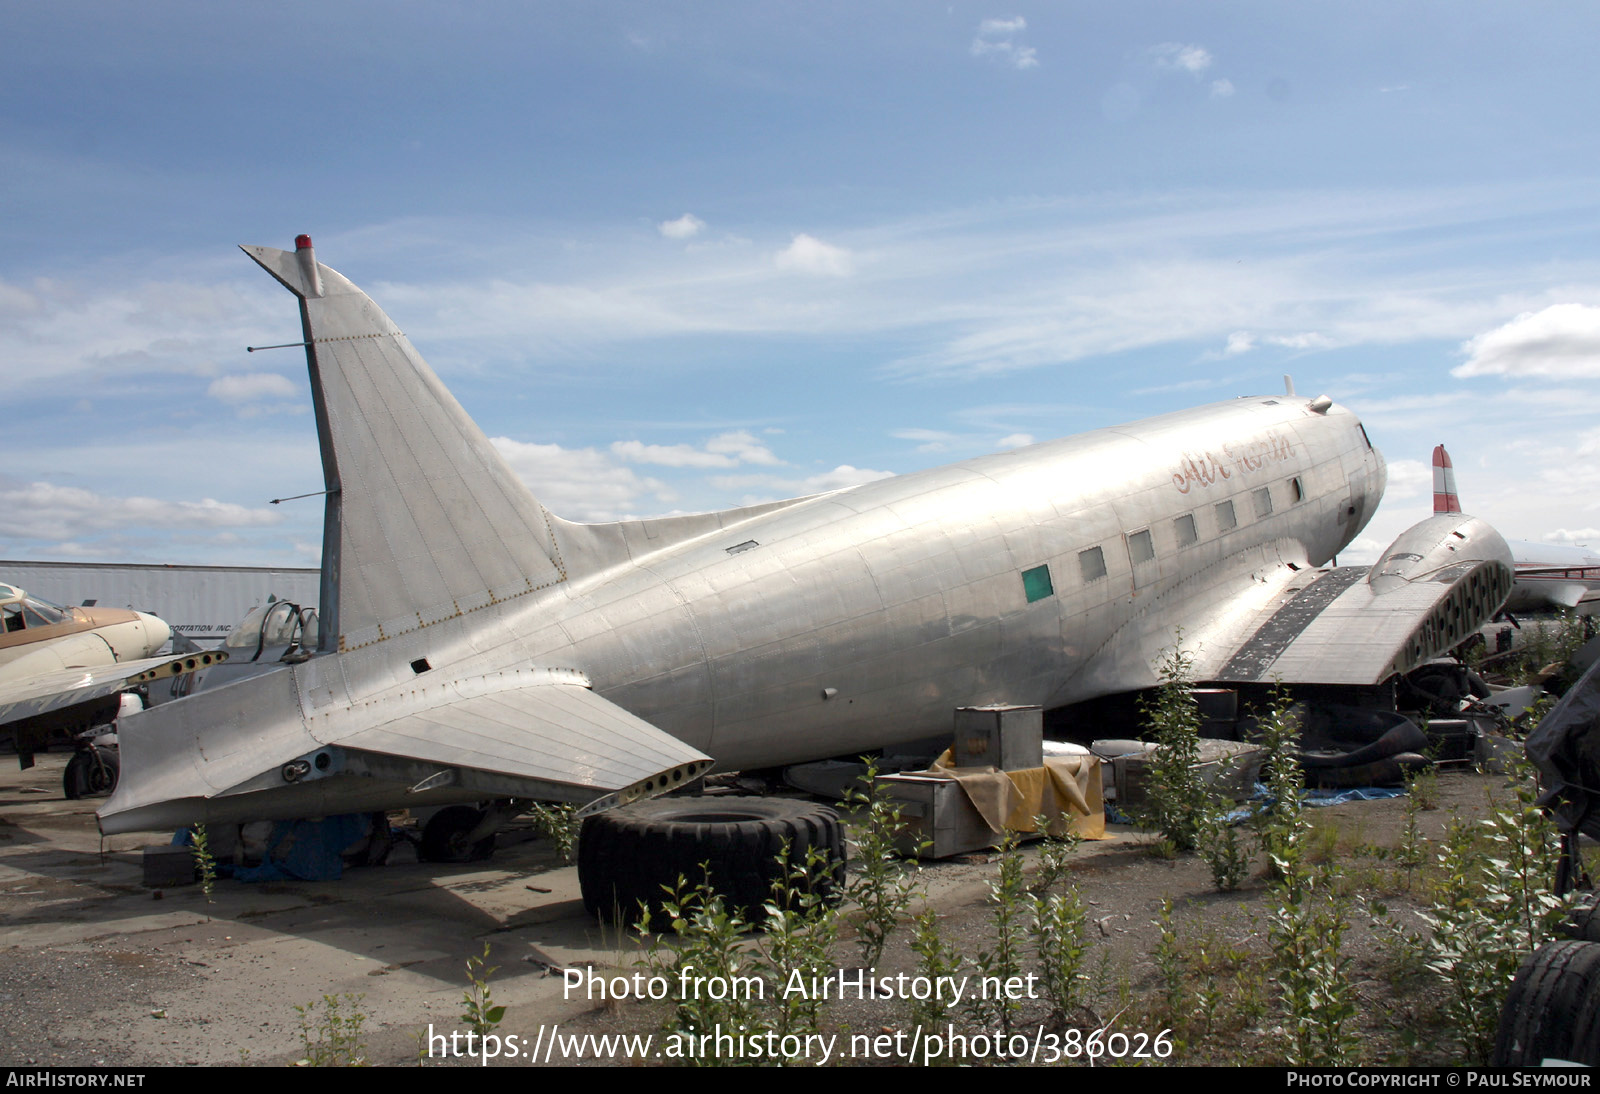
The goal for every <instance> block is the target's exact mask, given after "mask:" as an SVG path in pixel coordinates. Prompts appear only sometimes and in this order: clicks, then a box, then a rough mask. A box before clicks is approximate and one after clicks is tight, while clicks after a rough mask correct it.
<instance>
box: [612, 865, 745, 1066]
mask: <svg viewBox="0 0 1600 1094" xmlns="http://www.w3.org/2000/svg"><path fill="white" fill-rule="evenodd" d="M662 912H663V915H664V918H665V919H666V924H665V926H666V928H667V929H668V930H670V931H672V932H673V935H674V937H673V940H672V941H671V942H670V943H668V942H667V941H665V940H664V938H663V936H662V935H654V934H651V933H650V926H651V914H650V911H649V909H646V910H645V912H644V914H643V916H642V918H641V919H640V921H639V924H638V931H639V933H640V935H642V936H644V937H646V938H648V939H649V940H650V941H649V942H648V943H647V944H646V947H645V952H644V955H643V956H642V957H641V958H640V961H639V963H640V964H641V965H643V966H644V968H645V971H646V974H647V975H649V976H660V977H662V978H663V979H665V980H666V981H667V982H668V983H669V984H670V985H672V993H673V994H672V1007H671V1009H670V1010H669V1011H668V1012H667V1015H666V1018H665V1021H664V1022H663V1025H662V1031H663V1032H664V1033H667V1034H668V1035H674V1034H676V1035H678V1036H680V1037H689V1036H691V1035H695V1034H705V1033H709V1032H711V1031H713V1030H715V1029H716V1028H717V1027H718V1026H719V1025H720V1026H721V1027H722V1028H723V1029H725V1030H737V1029H739V1028H740V1027H741V1026H743V1027H745V1028H746V1029H748V1030H756V1029H758V1028H759V1027H758V1018H759V1015H760V1008H761V1003H762V998H761V997H762V989H761V984H762V983H763V976H762V972H763V970H762V968H761V965H760V962H759V960H758V959H757V958H756V957H755V956H753V955H751V954H750V953H749V952H747V951H746V949H745V948H744V946H743V945H741V938H742V937H743V935H744V933H745V931H746V930H747V929H748V926H749V925H748V924H747V923H746V922H745V920H744V918H743V917H742V916H740V915H739V914H738V913H737V912H733V911H729V910H728V907H727V905H726V904H725V903H724V902H723V899H722V896H721V895H720V894H719V893H718V892H717V891H716V889H714V888H713V887H712V885H711V878H710V875H709V873H707V874H704V875H702V877H701V879H700V881H698V882H697V883H696V884H694V885H692V886H691V885H690V884H689V882H688V879H687V878H684V877H681V876H680V877H679V878H678V880H677V883H676V884H675V885H674V886H673V887H672V889H671V891H670V892H668V894H667V898H666V899H665V900H664V901H662ZM711 984H717V985H719V986H720V987H721V988H723V989H725V990H722V991H720V992H718V993H717V994H720V995H721V996H722V997H721V998H712V995H713V993H712V992H710V991H708V990H705V987H706V986H707V985H711ZM693 1060H694V1062H695V1063H697V1064H699V1065H702V1066H715V1065H718V1064H731V1063H735V1062H737V1060H735V1059H731V1058H730V1059H724V1058H723V1057H722V1056H721V1055H719V1054H717V1053H711V1054H709V1055H704V1056H695V1057H693Z"/></svg>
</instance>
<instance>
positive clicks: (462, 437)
mask: <svg viewBox="0 0 1600 1094" xmlns="http://www.w3.org/2000/svg"><path fill="white" fill-rule="evenodd" d="M295 244H296V247H295V250H294V251H293V252H288V251H279V250H273V249H271V248H267V247H245V248H243V250H244V252H245V253H246V254H248V255H249V256H250V257H251V258H253V259H255V260H256V262H258V263H260V264H261V266H262V268H263V269H265V270H266V271H267V272H268V273H270V274H271V275H272V276H273V277H275V278H276V279H277V280H278V281H279V282H280V283H282V284H283V286H284V287H285V288H287V289H288V290H289V291H290V292H292V293H294V294H295V296H297V297H299V298H300V321H301V326H302V329H303V330H304V332H305V346H306V360H307V364H308V366H309V368H310V371H311V387H312V397H313V400H314V403H315V409H316V412H317V433H318V439H319V441H320V443H321V446H322V460H323V474H324V477H325V478H326V480H327V487H328V502H327V505H328V509H327V518H326V519H327V526H326V530H325V533H324V544H323V571H324V573H323V583H324V585H323V589H324V593H323V603H322V605H321V614H322V620H323V625H324V627H326V628H327V631H328V632H330V637H329V639H328V640H327V644H326V646H325V648H327V649H355V648H358V647H361V646H365V645H370V644H372V643H374V642H382V641H384V640H385V639H387V638H393V637H395V636H396V635H399V634H403V633H405V632H407V631H414V630H417V629H419V628H422V627H427V626H430V625H432V624H434V623H438V622H441V621H443V620H445V619H450V618H453V617H455V616H459V615H462V614H464V613H466V612H471V611H474V610H475V609H478V608H483V607H486V606H488V605H490V604H495V603H499V602H501V601H504V600H508V599H510V598H513V597H517V596H522V595H525V594H527V593H531V592H534V591H536V590H538V589H542V588H546V587H548V586H550V585H553V584H557V583H559V582H562V581H565V580H566V577H567V572H566V563H565V561H564V560H563V558H562V553H561V549H560V547H559V546H558V544H557V542H556V537H555V533H554V530H553V528H552V518H551V516H550V514H549V513H548V512H547V511H546V510H545V508H544V506H542V505H540V504H539V502H538V501H537V500H536V499H535V498H534V497H533V495H532V494H530V493H529V492H528V490H527V488H526V487H524V486H523V485H522V483H521V481H520V480H518V478H517V477H516V475H515V474H514V473H513V472H512V471H511V469H510V468H509V467H507V466H506V464H505V461H504V460H503V459H501V457H500V454H499V453H498V452H497V451H495V448H494V446H493V445H491V444H490V443H489V440H488V438H486V437H485V436H484V435H483V432H482V431H481V430H479V429H478V427H477V425H476V424H475V423H474V422H473V421H472V419H471V418H470V417H468V415H467V413H466V411H464V410H463V409H462V408H461V405H460V404H459V403H457V402H456V400H455V399H454V398H453V397H452V396H451V394H450V393H449V392H448V391H447V390H445V387H444V385H443V384H442V383H440V381H439V378H438V377H437V376H435V375H434V373H433V370H432V369H430V368H429V367H428V365H427V362H425V361H423V359H422V357H421V355H420V354H418V353H417V351H416V350H415V349H413V348H412V347H411V343H410V342H408V341H407V340H406V336H405V335H404V334H402V333H401V332H400V330H399V328H397V327H396V326H395V325H394V323H393V322H391V321H390V319H389V317H388V316H387V315H385V314H383V312H382V310H381V309H379V307H378V306H377V305H376V304H375V303H373V302H372V300H371V298H370V297H368V296H367V295H366V294H365V293H363V292H362V291H361V290H360V289H358V288H356V286H355V285H353V284H351V283H350V282H349V281H348V280H347V279H345V278H344V277H343V276H342V275H341V274H339V273H337V272H336V271H334V270H331V269H329V268H328V267H327V266H323V265H320V264H319V263H318V262H317V260H316V257H315V255H314V254H313V253H312V250H311V240H310V239H309V238H308V237H305V236H302V237H300V238H299V239H297V240H296V241H295ZM330 599H331V602H330Z"/></svg>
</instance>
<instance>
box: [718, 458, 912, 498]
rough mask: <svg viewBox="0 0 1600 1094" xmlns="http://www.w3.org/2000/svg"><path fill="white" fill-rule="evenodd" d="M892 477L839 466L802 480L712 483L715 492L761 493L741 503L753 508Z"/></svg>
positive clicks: (735, 478) (726, 478)
mask: <svg viewBox="0 0 1600 1094" xmlns="http://www.w3.org/2000/svg"><path fill="white" fill-rule="evenodd" d="M892 478H894V472H893V471H873V470H871V469H870V468H866V467H852V466H850V465H849V464H847V463H842V464H840V465H839V466H838V467H835V468H834V469H833V470H832V471H822V472H819V473H818V474H815V475H808V476H806V477H805V478H803V479H789V478H782V477H780V476H777V475H722V476H718V477H715V478H713V479H712V480H711V485H712V486H715V487H716V488H717V489H718V490H760V491H769V492H768V493H761V494H746V495H745V496H744V499H743V504H745V505H753V504H756V503H758V502H762V501H771V500H774V499H775V498H791V497H801V496H804V495H806V494H820V493H823V492H824V491H828V490H842V489H844V488H845V487H848V486H860V485H862V484H863V483H869V482H876V481H877V480H879V479H892Z"/></svg>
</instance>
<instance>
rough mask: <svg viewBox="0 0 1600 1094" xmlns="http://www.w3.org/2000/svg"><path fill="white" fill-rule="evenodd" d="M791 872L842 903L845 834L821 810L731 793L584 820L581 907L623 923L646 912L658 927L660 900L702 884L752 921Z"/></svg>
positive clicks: (807, 887)
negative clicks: (802, 873)
mask: <svg viewBox="0 0 1600 1094" xmlns="http://www.w3.org/2000/svg"><path fill="white" fill-rule="evenodd" d="M785 848H787V852H788V855H787V860H785V859H784V857H783V856H784V851H785ZM786 862H787V863H792V864H793V866H789V865H786ZM808 863H809V864H810V865H809V867H807V864H808ZM797 868H807V872H806V876H805V877H804V879H802V880H801V881H800V882H799V883H798V885H797V886H796V888H798V889H800V890H801V891H802V892H806V891H809V892H813V893H816V894H817V895H819V896H820V897H822V898H823V899H826V900H830V901H831V900H837V899H838V897H839V895H840V893H841V891H842V889H843V886H844V869H845V843H844V831H843V828H842V826H841V825H840V823H839V815H838V814H837V813H835V812H834V811H833V810H832V809H829V808H828V807H827V806H825V805H819V804H816V803H814V802H808V801H799V800H796V799H792V798H754V797H740V796H733V795H728V796H704V797H685V798H661V799H656V800H654V801H648V802H639V803H636V804H634V805H627V806H623V807H621V808H619V809H613V810H611V811H609V812H606V813H601V814H599V815H597V816H593V817H589V818H587V819H586V820H585V821H584V822H583V829H582V831H581V833H580V834H579V837H578V881H579V884H580V886H581V887H582V890H583V906H584V909H585V910H586V911H587V912H588V913H589V914H590V915H592V916H595V917H596V918H598V919H602V920H607V921H618V922H620V923H622V924H625V925H631V924H633V923H636V922H638V921H639V919H640V916H641V911H642V909H643V908H645V907H648V908H649V909H650V913H651V918H652V920H653V921H654V922H656V923H660V921H661V920H660V917H661V915H662V902H663V901H664V900H670V899H671V896H670V894H671V893H675V892H684V893H687V892H689V891H691V890H693V889H694V888H695V887H696V886H697V885H698V884H699V883H700V881H701V880H702V879H703V878H704V879H707V880H708V881H709V883H710V885H711V887H712V888H713V889H714V890H715V891H716V893H717V894H718V895H720V896H721V897H722V899H723V902H724V905H725V907H727V909H728V910H729V911H730V912H737V913H738V914H739V915H741V916H742V917H744V918H745V919H746V921H747V922H753V921H755V920H757V919H760V918H761V917H762V914H763V913H762V908H763V906H764V905H765V904H766V903H767V902H768V901H771V900H773V899H774V884H775V883H777V882H780V881H782V880H783V879H784V878H785V877H787V876H789V875H790V874H791V873H792V872H793V870H794V869H797Z"/></svg>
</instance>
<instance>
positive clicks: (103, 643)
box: [0, 584, 172, 683]
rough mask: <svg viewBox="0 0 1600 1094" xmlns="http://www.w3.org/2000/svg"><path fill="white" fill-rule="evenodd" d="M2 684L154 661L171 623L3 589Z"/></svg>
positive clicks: (0, 615)
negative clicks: (142, 661) (61, 602)
mask: <svg viewBox="0 0 1600 1094" xmlns="http://www.w3.org/2000/svg"><path fill="white" fill-rule="evenodd" d="M0 626H3V628H4V629H3V630H0V683H14V682H19V681H22V680H25V679H28V678H31V677H35V676H39V675H42V674H44V673H47V672H59V671H61V670H63V669H88V668H98V667H100V666H104V665H111V664H116V663H119V662H122V661H137V660H140V659H142V658H146V657H154V656H155V655H156V651H158V650H160V649H161V648H162V647H163V646H165V645H166V644H167V640H168V639H170V638H171V637H172V628H171V627H169V626H168V625H167V623H166V621H165V620H163V619H159V618H157V617H156V616H153V615H149V614H147V613H145V612H135V611H128V610H126V609H122V608H69V607H64V606H62V605H60V604H52V603H51V602H50V601H48V600H41V599H40V598H39V597H36V596H29V595H28V594H27V593H25V592H23V591H22V590H21V589H18V588H17V587H16V586H14V585H5V584H0Z"/></svg>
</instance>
